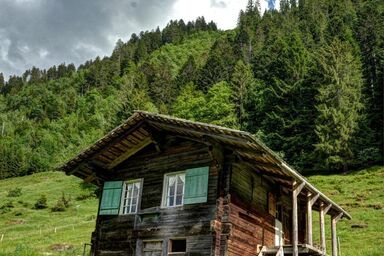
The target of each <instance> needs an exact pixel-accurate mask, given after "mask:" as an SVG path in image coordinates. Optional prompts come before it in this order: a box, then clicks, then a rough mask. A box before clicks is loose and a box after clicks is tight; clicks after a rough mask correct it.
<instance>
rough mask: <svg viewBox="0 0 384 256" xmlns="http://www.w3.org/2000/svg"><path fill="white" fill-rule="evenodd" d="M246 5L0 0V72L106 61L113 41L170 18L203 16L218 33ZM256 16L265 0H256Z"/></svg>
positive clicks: (206, 0) (221, 0)
mask: <svg viewBox="0 0 384 256" xmlns="http://www.w3.org/2000/svg"><path fill="white" fill-rule="evenodd" d="M247 2H248V0H0V73H3V74H4V77H5V78H6V79H8V77H9V76H10V75H13V74H16V75H21V74H22V73H23V72H24V71H25V70H26V69H30V68H31V67H32V66H36V67H39V68H42V69H44V68H49V67H51V66H53V65H58V64H60V63H63V62H65V63H66V64H69V63H74V64H75V65H76V66H78V65H79V64H81V63H84V62H85V61H86V60H89V59H93V58H95V57H96V56H101V57H103V56H109V55H110V54H111V53H112V50H113V48H114V46H115V44H116V42H117V40H118V39H122V40H123V41H124V42H125V41H127V40H128V39H129V38H130V36H131V34H132V33H136V34H138V33H139V32H140V31H145V30H152V29H155V28H156V27H157V26H159V27H160V28H163V27H164V26H165V25H166V24H167V22H168V21H169V20H171V19H183V20H184V21H189V20H195V19H196V18H197V17H198V16H204V17H205V19H206V21H207V22H208V21H210V20H213V21H214V22H216V24H217V25H218V28H220V29H223V30H225V29H232V28H234V27H235V26H236V22H237V18H238V14H239V12H240V10H241V9H244V8H245V6H246V4H247ZM260 5H261V9H262V12H263V11H264V10H265V8H266V7H267V6H268V1H267V0H260Z"/></svg>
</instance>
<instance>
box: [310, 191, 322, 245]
mask: <svg viewBox="0 0 384 256" xmlns="http://www.w3.org/2000/svg"><path fill="white" fill-rule="evenodd" d="M319 196H320V195H319V194H316V195H314V196H313V195H312V194H311V193H308V194H307V244H309V245H313V239H312V206H313V204H314V203H315V202H316V200H317V199H318V198H319Z"/></svg>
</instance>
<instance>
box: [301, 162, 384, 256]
mask: <svg viewBox="0 0 384 256" xmlns="http://www.w3.org/2000/svg"><path fill="white" fill-rule="evenodd" d="M308 179H309V181H310V182H311V183H312V184H314V185H315V186H316V187H317V188H319V189H320V191H322V192H324V193H325V194H326V195H328V196H329V197H330V198H331V199H333V200H334V201H335V202H337V203H338V204H339V205H340V206H341V207H343V208H344V209H345V210H346V211H347V212H348V213H350V214H351V215H352V220H344V219H342V220H340V221H339V222H338V224H337V235H338V236H339V239H340V244H341V255H342V256H344V255H345V256H355V255H356V256H357V255H359V256H360V255H367V256H381V255H383V251H384V167H383V166H381V167H372V168H369V169H365V170H361V171H358V172H353V173H350V174H345V175H329V176H311V177H309V178H308ZM317 216H318V215H317V212H314V213H313V217H314V223H313V227H314V230H313V234H314V241H315V242H317V241H319V229H318V227H319V225H318V217H317ZM352 225H359V226H361V225H363V226H364V225H367V226H366V227H363V228H352ZM325 232H326V235H327V253H328V254H331V224H330V219H329V218H327V219H326V230H325Z"/></svg>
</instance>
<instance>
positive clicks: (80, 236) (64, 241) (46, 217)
mask: <svg viewBox="0 0 384 256" xmlns="http://www.w3.org/2000/svg"><path fill="white" fill-rule="evenodd" d="M15 188H21V192H22V194H21V195H20V196H19V197H8V196H7V195H8V191H10V190H13V189H15ZM92 191H93V189H89V188H82V186H81V180H80V179H78V178H76V177H69V176H66V175H65V174H63V173H59V172H45V173H38V174H34V175H30V176H25V177H19V178H11V179H6V180H1V181H0V208H1V206H2V205H4V204H6V203H7V202H9V201H11V202H12V204H13V206H14V208H10V210H9V211H8V212H6V210H5V211H4V208H3V209H0V239H1V236H2V235H4V237H3V241H2V242H0V255H1V256H2V255H28V256H29V255H56V254H60V255H63V253H62V252H60V249H62V248H63V247H66V246H69V249H67V250H66V252H65V253H64V255H82V245H83V244H84V243H89V242H90V237H91V232H92V231H93V229H94V223H95V216H96V214H97V199H96V198H95V197H90V198H89V199H86V200H81V201H79V200H76V198H77V197H79V196H81V195H83V196H84V197H86V196H87V195H90V194H91V193H92ZM62 193H64V194H65V196H66V197H70V198H71V206H70V207H69V208H67V209H66V211H64V212H52V211H51V209H50V208H51V207H52V206H54V205H55V204H56V202H57V200H58V199H59V198H60V197H62ZM41 195H46V196H47V204H48V208H46V209H41V210H36V209H33V207H34V204H35V202H36V201H37V199H38V198H39V197H40V196H41Z"/></svg>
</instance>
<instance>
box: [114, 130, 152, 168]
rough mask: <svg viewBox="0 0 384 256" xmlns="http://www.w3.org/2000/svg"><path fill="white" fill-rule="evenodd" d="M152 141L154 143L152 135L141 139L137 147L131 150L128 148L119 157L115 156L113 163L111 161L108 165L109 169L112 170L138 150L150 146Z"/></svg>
mask: <svg viewBox="0 0 384 256" xmlns="http://www.w3.org/2000/svg"><path fill="white" fill-rule="evenodd" d="M151 143H152V138H151V137H148V138H146V139H144V140H142V141H140V142H139V144H137V145H136V147H135V148H133V149H131V150H127V151H126V152H125V153H123V154H121V155H120V156H119V157H117V158H115V159H114V160H113V161H112V162H111V163H109V164H108V165H107V169H108V170H110V169H112V168H114V167H115V166H117V165H118V164H120V163H122V162H123V161H125V160H126V159H128V158H129V157H130V156H132V155H134V154H136V153H137V152H139V151H140V150H142V149H143V148H145V147H146V146H148V145H149V144H151Z"/></svg>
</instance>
